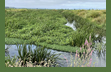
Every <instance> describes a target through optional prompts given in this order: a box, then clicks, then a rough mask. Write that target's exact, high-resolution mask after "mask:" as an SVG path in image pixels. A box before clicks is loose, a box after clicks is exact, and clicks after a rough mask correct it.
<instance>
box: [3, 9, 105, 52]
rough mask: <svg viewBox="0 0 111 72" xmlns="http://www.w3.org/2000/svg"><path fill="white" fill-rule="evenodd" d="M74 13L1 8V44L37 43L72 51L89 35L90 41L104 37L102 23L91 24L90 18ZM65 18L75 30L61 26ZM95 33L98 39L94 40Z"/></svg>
mask: <svg viewBox="0 0 111 72" xmlns="http://www.w3.org/2000/svg"><path fill="white" fill-rule="evenodd" d="M81 12H82V11H81ZM77 13H78V12H77V11H76V10H46V9H42V10H41V9H5V43H6V44H16V43H24V42H25V43H33V44H37V43H39V45H41V46H43V45H47V48H52V49H57V50H62V51H69V52H70V51H73V52H75V51H76V49H79V47H80V46H82V44H84V41H85V39H86V38H87V39H88V37H89V35H90V34H91V35H92V39H93V40H96V39H100V38H101V37H102V36H103V35H105V30H106V29H105V27H103V26H104V25H105V24H100V25H99V24H98V23H97V22H96V21H94V22H93V23H92V22H91V19H93V18H88V17H86V18H84V17H82V15H80V16H79V15H78V14H77ZM76 14H77V15H76ZM83 15H84V14H83ZM100 16H101V15H100ZM66 18H67V19H68V21H70V22H71V21H73V20H75V21H76V22H77V23H76V28H77V30H76V31H73V29H72V28H70V27H68V26H65V24H66V23H67V21H66ZM100 23H103V22H100ZM97 33H99V34H100V36H99V37H98V38H95V37H94V36H95V34H97Z"/></svg>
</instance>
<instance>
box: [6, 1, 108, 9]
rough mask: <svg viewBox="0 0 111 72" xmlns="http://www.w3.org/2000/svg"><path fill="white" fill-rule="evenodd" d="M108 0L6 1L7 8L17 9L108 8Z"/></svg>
mask: <svg viewBox="0 0 111 72" xmlns="http://www.w3.org/2000/svg"><path fill="white" fill-rule="evenodd" d="M105 5H106V0H5V6H9V7H17V8H22V7H24V8H74V7H84V8H85V7H86V8H87V7H91V8H93V7H94V8H95V6H96V7H97V8H106V6H105Z"/></svg>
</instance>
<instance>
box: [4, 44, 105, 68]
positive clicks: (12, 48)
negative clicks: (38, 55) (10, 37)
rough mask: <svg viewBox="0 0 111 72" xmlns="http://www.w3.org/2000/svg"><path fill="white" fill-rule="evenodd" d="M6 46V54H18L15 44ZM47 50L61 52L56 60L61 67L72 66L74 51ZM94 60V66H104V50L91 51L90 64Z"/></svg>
mask: <svg viewBox="0 0 111 72" xmlns="http://www.w3.org/2000/svg"><path fill="white" fill-rule="evenodd" d="M7 46H8V47H9V48H8V51H7V52H5V53H6V54H7V55H10V56H11V57H13V56H14V55H16V56H18V50H17V46H16V45H5V47H7ZM28 46H29V45H27V48H28ZM35 48H36V46H35V45H32V49H35ZM48 51H51V53H52V54H53V53H55V54H60V53H61V55H60V56H59V58H61V60H58V61H57V62H58V63H59V64H60V66H61V67H67V66H69V65H71V64H72V66H74V62H72V61H74V59H75V53H72V54H70V53H68V52H62V51H57V50H52V49H48ZM7 55H5V56H7ZM97 57H98V58H97ZM65 58H66V59H67V60H66V59H65ZM71 60H72V61H71ZM67 61H68V62H67ZM94 62H98V63H96V64H95V67H106V51H105V50H104V51H101V52H98V51H94V52H93V53H92V65H93V63H94Z"/></svg>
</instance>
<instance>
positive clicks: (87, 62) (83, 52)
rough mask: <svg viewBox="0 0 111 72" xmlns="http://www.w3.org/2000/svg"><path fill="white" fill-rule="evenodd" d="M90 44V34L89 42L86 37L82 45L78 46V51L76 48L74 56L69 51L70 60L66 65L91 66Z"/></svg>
mask: <svg viewBox="0 0 111 72" xmlns="http://www.w3.org/2000/svg"><path fill="white" fill-rule="evenodd" d="M91 45H92V41H91V36H90V37H89V42H88V40H87V39H86V41H85V43H84V45H83V46H82V47H80V50H79V51H77V50H76V55H75V57H74V58H73V56H72V53H71V60H70V62H71V64H70V65H68V67H92V65H91V63H92V57H91V56H92V53H93V51H94V49H92V47H91ZM65 59H66V58H65ZM66 62H68V61H67V59H66ZM95 63H96V62H95ZM95 63H93V67H94V66H95Z"/></svg>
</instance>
